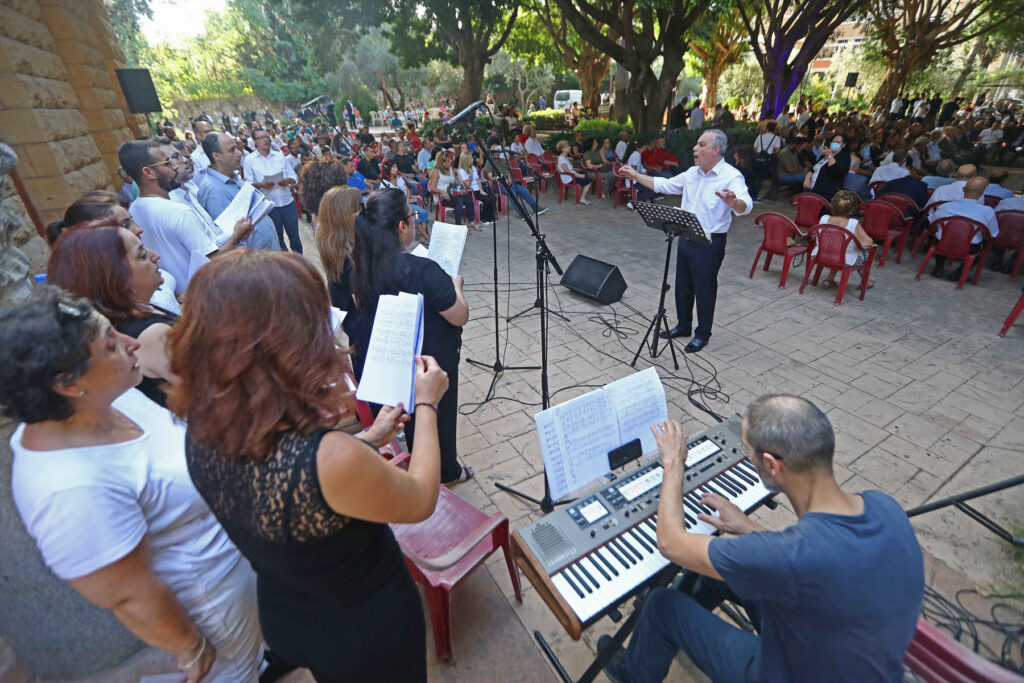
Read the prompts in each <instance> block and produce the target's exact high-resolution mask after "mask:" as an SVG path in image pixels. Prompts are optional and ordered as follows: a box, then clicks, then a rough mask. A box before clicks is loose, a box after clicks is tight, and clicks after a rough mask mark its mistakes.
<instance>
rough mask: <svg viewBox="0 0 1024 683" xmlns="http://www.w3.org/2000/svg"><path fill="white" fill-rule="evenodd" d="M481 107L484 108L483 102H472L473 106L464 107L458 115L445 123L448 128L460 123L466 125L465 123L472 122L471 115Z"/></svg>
mask: <svg viewBox="0 0 1024 683" xmlns="http://www.w3.org/2000/svg"><path fill="white" fill-rule="evenodd" d="M482 106H484V101H483V100H477V101H476V102H474V103H473V104H471V105H469V106H468V107H466V108H465V109H463V110H462V111H460V112H459V113H458V114H456V115H455V116H453V117H452V118H450V119H448V121H447V122H446V123H447V124H448V125H449V126H457V125H459V124H460V123H466V122H467V121H472V120H473V115H474V114H475V113H476V110H477V109H479V108H480V107H482Z"/></svg>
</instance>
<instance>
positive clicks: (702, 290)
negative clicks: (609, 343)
mask: <svg viewBox="0 0 1024 683" xmlns="http://www.w3.org/2000/svg"><path fill="white" fill-rule="evenodd" d="M727 144H728V140H727V139H726V137H725V133H723V132H722V131H720V130H718V129H715V128H712V129H710V130H706V131H704V133H703V134H702V135H701V136H700V138H698V140H697V145H696V146H695V147H694V148H693V163H694V165H693V166H691V167H690V168H688V169H686V170H685V171H683V172H682V173H680V174H679V175H677V176H675V177H673V178H657V177H651V176H649V175H643V174H642V173H639V172H638V171H637V170H636V169H635V168H633V167H632V166H623V167H622V168H621V169H620V173H622V175H624V176H626V177H627V178H630V179H632V180H635V181H637V182H638V183H640V184H641V185H643V186H645V187H649V188H650V189H652V190H654V191H655V192H657V193H660V194H680V195H682V196H683V199H682V204H681V208H683V209H685V210H687V211H690V212H692V213H693V214H695V215H696V216H697V220H698V221H699V222H700V225H701V227H702V228H704V231H705V233H709V234H710V235H711V242H710V243H708V244H699V243H697V242H693V241H690V240H688V239H680V240H679V241H678V252H677V255H676V285H675V290H676V291H675V297H676V315H677V316H678V321H679V322H678V324H677V325H676V326H675V327H673V328H672V329H671V330H669V331H668V332H667V333H662V334H663V336H669V337H683V336H686V337H688V336H690V334H691V325H692V322H693V306H694V302H696V304H697V328H696V330H693V339H692V340H690V343H689V344H687V345H686V348H685V349H683V350H684V351H686V352H687V353H696V352H698V351H701V350H702V349H704V347H706V346H707V344H708V339H709V338H710V337H711V326H712V324H713V323H714V318H715V302H716V300H717V298H718V269H719V268H721V266H722V259H724V258H725V240H726V235H727V233H728V231H729V226H730V225H731V224H732V217H733V215H736V216H743V215H746V214H748V213H750V209H751V207H752V206H753V202H752V201H751V199H750V193H749V192H748V190H747V183H746V181H745V180H744V179H743V174H741V173H740V172H739V171H738V170H737V169H736V168H735V167H733V166H730V165H729V164H727V163H726V162H725V160H724V159H723V158H722V156H723V154H724V153H725V148H726V145H727Z"/></svg>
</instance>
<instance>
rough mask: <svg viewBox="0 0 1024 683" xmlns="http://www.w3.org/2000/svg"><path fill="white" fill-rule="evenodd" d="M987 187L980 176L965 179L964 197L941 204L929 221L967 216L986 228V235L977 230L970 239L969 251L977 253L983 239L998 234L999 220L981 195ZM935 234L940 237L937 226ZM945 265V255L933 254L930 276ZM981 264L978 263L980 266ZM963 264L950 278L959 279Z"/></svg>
mask: <svg viewBox="0 0 1024 683" xmlns="http://www.w3.org/2000/svg"><path fill="white" fill-rule="evenodd" d="M986 187H988V180H987V179H986V178H982V177H981V176H975V177H973V178H971V179H970V180H968V181H967V183H966V184H965V185H964V198H963V199H954V200H952V201H948V202H946V203H945V204H942V205H941V206H939V207H938V208H936V209H935V210H934V211H933V212H932V216H931V219H930V220H931V222H932V223H935V221H937V220H939V219H940V218H954V217H959V218H968V219H970V220H973V221H977V222H979V223H981V224H982V225H984V226H985V227H986V228H988V232H989V234H988V237H986V236H985V235H984V234H983V233H981V232H979V233H978V234H976V235H975V236H974V237H973V238H972V239H971V253H972V254H977V253H979V252H981V250H982V248H983V247H984V245H985V240H986V239H988V238H994V237H996V236H997V235H998V234H999V221H998V220H997V219H996V212H995V210H994V209H993V208H992V207H991V206H985V202H984V200H983V199H982V197H983V196H984V194H985V188H986ZM935 236H936V237H937V238H938V239H940V240H941V239H942V228H941V227H939V229H938V230H936V232H935ZM945 265H946V257H945V256H939V255H936V256H935V268H934V269H933V270H932V276H934V277H941V276H942V272H943V268H944V267H945ZM982 265H983V264H978V267H979V268H981V267H982ZM962 269H963V264H962V263H961V264H960V267H959V268H957V269H956V270H955V271H954V272H952V273H950V274H949V279H950V280H959V279H960V275H961V274H962Z"/></svg>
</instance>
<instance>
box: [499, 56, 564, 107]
mask: <svg viewBox="0 0 1024 683" xmlns="http://www.w3.org/2000/svg"><path fill="white" fill-rule="evenodd" d="M486 71H487V73H488V74H490V75H492V76H495V77H498V78H499V79H500V80H501V81H502V84H503V85H504V86H505V89H504V90H505V92H509V93H510V94H511V95H512V103H513V104H515V105H516V106H517V107H519V108H520V109H525V108H526V107H527V106H528V105H529V103H530V102H531V101H532V100H533V99H534V98H536V96H537V95H538V94H539V93H546V92H549V91H550V90H551V87H552V86H553V85H554V82H555V71H554V69H552V68H551V66H550V65H548V64H540V65H533V64H530V63H528V62H527V61H526V60H525V59H513V58H512V57H511V56H510V55H509V53H507V52H505V51H504V50H500V51H499V52H498V53H497V54H496V55H494V58H493V59H492V60H491V63H490V64H488V65H487V70H486Z"/></svg>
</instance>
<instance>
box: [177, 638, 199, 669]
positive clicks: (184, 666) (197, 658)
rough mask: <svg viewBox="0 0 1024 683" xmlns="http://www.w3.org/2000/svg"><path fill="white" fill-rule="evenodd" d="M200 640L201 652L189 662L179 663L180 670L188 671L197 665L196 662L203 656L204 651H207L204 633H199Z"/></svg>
mask: <svg viewBox="0 0 1024 683" xmlns="http://www.w3.org/2000/svg"><path fill="white" fill-rule="evenodd" d="M199 642H200V646H199V652H198V653H197V654H196V656H195V657H193V658H192V661H190V662H189V663H188V664H179V665H178V668H179V669H180V670H182V671H188V670H189V669H191V668H192V667H194V666H195V665H196V663H197V662H198V661H199V658H200V657H202V656H203V653H204V652H206V636H204V635H203V634H202V633H200V634H199ZM192 647H195V645H193V646H192ZM189 649H191V648H189Z"/></svg>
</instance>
